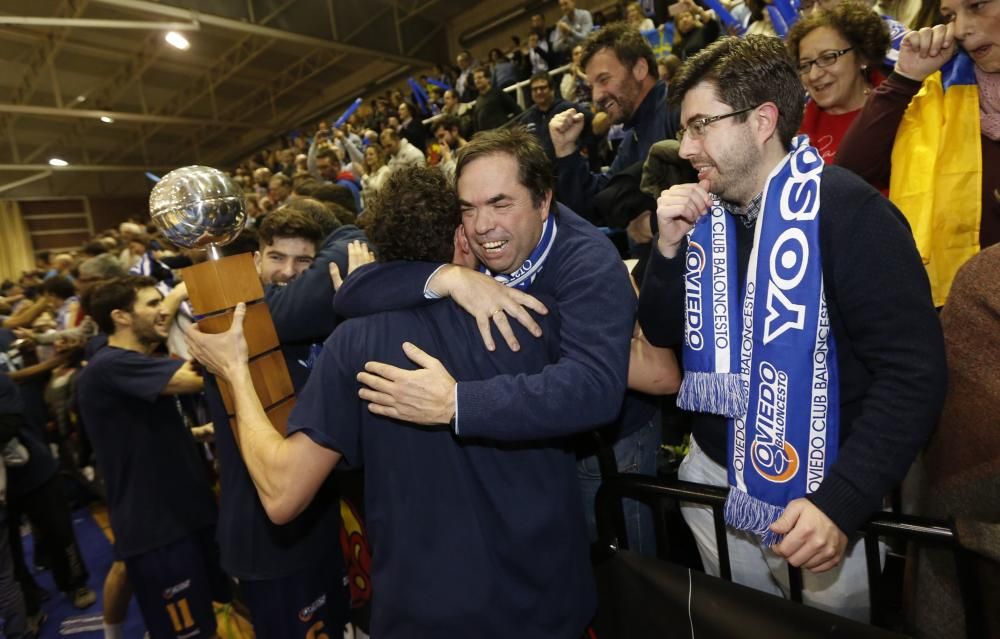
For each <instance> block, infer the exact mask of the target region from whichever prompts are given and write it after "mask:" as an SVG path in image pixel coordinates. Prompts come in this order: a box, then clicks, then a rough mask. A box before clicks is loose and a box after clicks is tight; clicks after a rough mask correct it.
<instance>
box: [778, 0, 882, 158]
mask: <svg viewBox="0 0 1000 639" xmlns="http://www.w3.org/2000/svg"><path fill="white" fill-rule="evenodd" d="M786 44H787V47H788V52H789V54H790V55H791V56H792V59H793V60H794V61H795V63H796V65H797V67H798V70H799V79H801V80H802V85H803V86H804V87H805V89H806V91H807V92H808V93H809V101H808V102H807V103H806V109H805V114H804V116H803V118H802V126H801V127H800V128H799V133H805V134H806V135H808V136H809V140H810V141H811V142H812V144H813V146H815V147H816V148H817V149H819V151H820V152H821V153H822V154H823V159H824V160H825V161H827V162H832V161H833V159H834V157H835V156H836V154H837V149H838V147H839V146H840V140H841V138H843V137H844V133H846V132H847V129H848V128H850V126H851V123H852V122H854V118H856V117H857V116H858V113H860V112H861V107H863V106H864V105H865V100H866V99H867V98H868V95H869V94H870V93H871V91H872V88H873V87H875V86H878V85H879V84H880V83H881V82H882V80H883V79H884V78H883V76H882V74H881V73H879V71H878V65H879V62H880V61H881V60H882V58H884V57H885V51H886V49H887V48H888V46H889V32H888V29H887V28H886V26H885V22H883V20H882V18H880V17H879V16H878V14H877V13H875V12H874V11H872V10H871V9H870V8H868V6H866V5H864V4H862V3H860V2H855V1H853V0H848V1H847V2H841V3H840V4H838V5H837V6H835V7H833V8H832V9H831V10H829V11H817V12H815V13H812V14H809V15H808V16H806V17H803V18H802V19H801V20H799V21H798V22H796V23H795V26H793V27H792V29H791V30H790V31H789V33H788V39H787V41H786Z"/></svg>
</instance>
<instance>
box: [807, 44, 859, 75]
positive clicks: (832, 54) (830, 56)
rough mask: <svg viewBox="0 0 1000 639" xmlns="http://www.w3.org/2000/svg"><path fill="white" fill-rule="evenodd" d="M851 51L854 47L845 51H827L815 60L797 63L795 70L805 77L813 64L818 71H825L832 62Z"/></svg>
mask: <svg viewBox="0 0 1000 639" xmlns="http://www.w3.org/2000/svg"><path fill="white" fill-rule="evenodd" d="M853 50H854V47H847V48H846V49H840V50H839V51H827V52H826V53H824V54H822V55H820V56H817V57H816V59H815V60H803V61H802V62H799V63H798V64H797V65H795V68H796V69H798V71H799V75H805V74H807V73H809V70H810V69H811V68H812V65H814V64H815V65H816V66H818V67H819V68H820V69H825V68H826V67H828V66H831V65H832V64H833V63H834V62H836V61H837V58H839V57H840V56H842V55H844V54H845V53H847V52H848V51H853Z"/></svg>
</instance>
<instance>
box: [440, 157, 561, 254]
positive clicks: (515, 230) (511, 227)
mask: <svg viewBox="0 0 1000 639" xmlns="http://www.w3.org/2000/svg"><path fill="white" fill-rule="evenodd" d="M457 187H458V198H459V207H460V209H461V211H462V227H463V228H464V229H465V236H466V237H467V238H468V240H469V247H470V249H471V250H472V253H473V254H474V255H475V256H476V258H477V259H478V260H479V261H480V262H481V263H482V264H483V265H485V266H486V268H488V269H489V270H490V271H492V272H494V273H512V272H513V271H515V270H517V268H518V267H520V266H521V264H523V263H524V261H525V260H526V259H527V258H528V256H529V255H531V251H532V250H534V248H535V246H537V245H538V241H539V239H540V238H541V236H542V224H543V223H544V222H545V220H546V218H548V215H549V203H550V202H551V200H552V194H551V193H549V194H548V195H547V196H546V198H545V199H544V200H543V201H542V202H540V203H539V206H535V203H534V202H532V200H531V192H530V191H528V189H527V187H525V186H524V185H523V184H521V182H520V181H519V180H518V164H517V160H516V159H515V158H514V156H512V155H509V154H507V153H496V154H492V155H486V156H483V157H480V158H477V159H475V160H472V161H471V162H469V163H468V164H467V165H466V166H465V167H464V168H463V170H462V173H461V176H460V177H459V179H458V184H457Z"/></svg>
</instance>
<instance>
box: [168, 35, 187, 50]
mask: <svg viewBox="0 0 1000 639" xmlns="http://www.w3.org/2000/svg"><path fill="white" fill-rule="evenodd" d="M163 39H164V40H166V41H167V44H169V45H170V46H172V47H174V48H176V49H180V50H181V51H187V50H188V49H190V48H191V43H190V42H188V39H187V38H185V37H184V36H183V35H181V34H180V33H178V32H177V31H167V33H166V35H164V36H163Z"/></svg>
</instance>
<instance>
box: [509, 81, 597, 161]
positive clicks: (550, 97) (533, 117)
mask: <svg viewBox="0 0 1000 639" xmlns="http://www.w3.org/2000/svg"><path fill="white" fill-rule="evenodd" d="M531 101H532V102H533V103H534V105H533V106H532V107H531V108H530V109H528V110H527V111H525V112H524V113H522V114H521V115H519V116H517V117H516V118H514V119H513V120H511V122H512V123H514V124H523V125H525V126H526V127H527V128H528V131H530V132H531V133H532V134H533V135H534V136H535V137H536V138H538V141H539V143H541V145H542V148H543V149H545V155H547V156H548V157H549V159H550V160H553V161H555V159H556V152H555V149H554V148H553V146H552V136H551V135H550V134H549V122H551V121H552V118H554V117H555V116H556V115H558V114H559V113H562V112H563V111H567V110H569V109H575V110H576V112H578V113H582V114H583V117H584V118H585V120H586V121H585V124H584V130H585V131H589V130H590V122H591V121H592V120H593V118H594V116H593V114H592V113H591V112H590V111H588V110H587V109H584V108H583V107H581V106H579V105H578V104H576V103H575V102H568V101H566V100H563V99H562V98H559V97H556V92H555V83H554V82H553V81H552V76H550V75H549V74H548V72H547V71H539V72H538V73H536V74H535V75H533V76H531Z"/></svg>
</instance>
